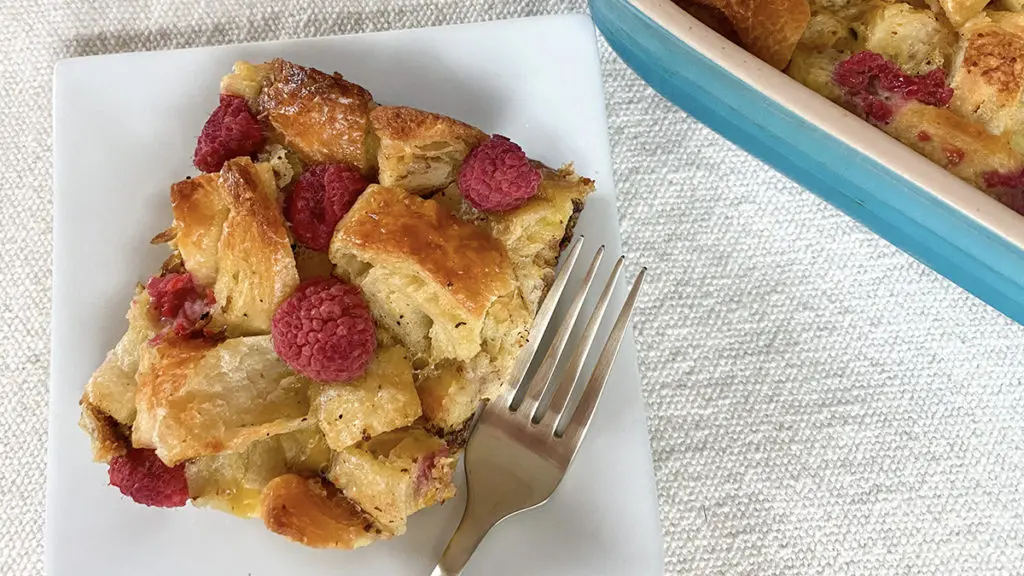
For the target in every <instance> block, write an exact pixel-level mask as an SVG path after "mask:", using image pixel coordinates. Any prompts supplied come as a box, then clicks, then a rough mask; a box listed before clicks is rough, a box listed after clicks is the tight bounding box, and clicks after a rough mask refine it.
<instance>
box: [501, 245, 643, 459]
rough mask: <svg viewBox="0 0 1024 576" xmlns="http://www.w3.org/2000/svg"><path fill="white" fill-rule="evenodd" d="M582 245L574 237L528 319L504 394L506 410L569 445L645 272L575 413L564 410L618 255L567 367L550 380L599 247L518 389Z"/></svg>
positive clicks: (592, 402) (600, 384) (604, 375)
mask: <svg viewBox="0 0 1024 576" xmlns="http://www.w3.org/2000/svg"><path fill="white" fill-rule="evenodd" d="M582 246H583V237H582V236H580V237H578V238H577V239H576V240H575V241H574V242H573V244H572V246H571V247H570V249H569V251H568V253H567V254H566V257H565V261H564V263H563V264H562V267H561V269H560V270H559V271H558V275H557V276H556V277H555V281H554V282H553V283H552V285H551V289H550V290H549V291H548V295H547V297H546V298H545V299H544V302H543V304H542V305H541V307H540V309H539V310H538V312H537V318H536V320H535V321H534V325H533V329H532V330H531V333H530V339H529V342H528V343H527V345H526V347H525V348H524V350H523V352H522V354H521V355H520V357H519V360H518V362H517V363H516V366H515V369H514V370H513V374H512V378H511V380H510V390H509V392H508V393H507V395H506V396H505V398H506V399H507V402H508V408H509V410H511V411H512V412H514V413H515V414H516V415H517V417H519V418H524V419H525V418H529V421H530V423H531V424H532V425H533V426H538V427H539V428H541V429H543V430H547V431H550V433H551V434H552V436H554V437H555V438H566V439H567V440H570V441H571V442H573V443H576V442H579V441H580V440H581V439H582V436H583V434H584V433H585V432H586V428H587V426H588V425H589V423H590V420H591V417H592V416H593V414H594V409H595V408H596V407H597V401H598V399H599V398H600V396H601V391H602V390H603V389H604V385H605V382H606V381H607V379H608V374H609V373H610V372H611V367H612V364H613V363H614V361H615V356H616V354H617V353H618V351H619V347H620V346H621V344H622V338H623V336H624V335H625V333H626V329H627V327H628V325H629V319H630V316H631V315H632V313H633V308H634V306H635V304H636V300H637V295H638V293H639V292H640V286H641V284H643V280H644V275H645V274H646V268H641V269H640V272H639V273H638V274H637V276H636V279H635V280H634V281H633V286H632V288H631V289H630V291H629V295H628V296H627V297H626V300H625V302H624V303H623V305H622V309H621V310H620V312H619V316H618V318H617V319H616V320H615V324H614V326H613V327H612V329H611V332H610V333H609V335H608V340H607V341H606V342H605V345H604V348H603V349H602V350H601V355H600V356H599V357H598V360H597V364H596V365H595V367H594V371H593V373H592V374H591V375H590V379H589V380H588V381H587V384H586V387H585V388H584V390H583V393H582V395H581V396H580V398H579V402H578V403H577V404H576V406H575V409H568V408H569V406H568V404H569V401H570V399H572V397H573V391H574V390H575V389H576V382H577V380H578V379H579V377H580V372H581V371H582V370H583V364H584V363H585V361H586V359H587V353H588V352H589V351H590V348H591V345H592V344H593V342H594V338H595V337H596V336H597V332H598V329H599V328H600V326H601V320H602V318H603V317H604V313H605V310H606V309H607V308H608V302H609V300H611V296H612V292H614V290H615V284H616V282H617V280H618V277H619V275H620V273H621V272H622V267H623V263H624V260H625V259H624V257H619V259H618V260H616V262H615V266H614V267H613V268H612V272H611V275H610V276H609V278H608V280H607V282H606V283H605V286H604V290H603V291H602V292H601V296H600V297H599V298H598V300H597V304H596V305H595V307H594V310H593V312H592V313H591V314H590V319H589V320H588V321H587V325H586V327H585V328H584V329H583V333H582V334H581V335H580V340H579V342H578V343H577V345H576V348H575V350H574V351H573V353H572V356H571V357H570V358H569V361H568V363H567V364H566V365H565V366H564V367H563V368H562V372H561V377H560V378H557V379H556V378H555V372H556V368H557V367H558V364H559V362H560V360H561V359H562V353H563V352H564V351H565V347H566V344H567V343H568V341H569V336H570V334H571V332H572V330H573V327H574V326H575V324H576V320H577V318H578V317H579V313H580V311H581V309H582V307H583V301H584V300H585V299H586V297H587V293H588V292H589V290H590V286H591V284H593V282H594V279H595V277H596V276H597V271H598V267H599V266H600V264H601V258H602V257H603V256H604V251H605V248H604V246H601V247H600V248H598V249H597V252H596V253H595V255H594V259H593V261H592V262H591V263H590V267H589V268H588V269H587V273H586V275H585V276H584V278H583V282H582V284H581V285H580V287H579V289H578V290H577V292H576V295H575V296H574V297H573V299H572V302H571V303H570V304H569V308H568V310H567V312H566V315H565V318H564V320H563V321H562V324H561V325H560V326H559V327H558V331H557V332H556V333H555V335H554V337H553V339H552V341H551V344H550V346H549V348H548V351H547V354H545V356H544V359H543V360H542V361H541V363H540V365H539V366H538V367H537V370H536V372H535V373H534V375H533V378H531V380H530V381H529V382H528V383H527V384H526V385H525V386H524V385H521V383H522V380H523V377H524V376H525V374H526V372H527V370H528V369H529V367H530V365H531V364H532V361H533V357H534V355H535V354H536V352H537V348H538V346H539V345H540V340H541V338H542V337H543V336H544V333H545V331H546V330H547V327H548V323H549V322H550V320H551V317H552V316H553V314H554V311H555V305H556V304H557V303H558V301H559V300H560V299H561V296H562V292H563V291H564V290H565V287H566V284H567V282H568V278H569V275H570V273H571V272H572V270H573V268H574V266H575V264H576V260H577V259H578V257H579V254H580V250H581V249H582ZM552 382H554V384H552Z"/></svg>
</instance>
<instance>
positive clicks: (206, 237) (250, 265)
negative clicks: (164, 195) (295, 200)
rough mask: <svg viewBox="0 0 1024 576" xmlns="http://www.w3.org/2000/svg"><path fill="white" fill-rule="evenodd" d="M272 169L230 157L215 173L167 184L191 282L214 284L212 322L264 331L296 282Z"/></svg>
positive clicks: (230, 329)
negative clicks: (192, 278)
mask: <svg viewBox="0 0 1024 576" xmlns="http://www.w3.org/2000/svg"><path fill="white" fill-rule="evenodd" d="M278 194H279V192H278V190H277V185H276V183H275V177H274V173H273V170H272V169H271V168H270V166H269V165H268V164H264V163H260V164H253V162H252V161H251V160H250V159H248V158H235V159H233V160H229V161H228V162H226V163H225V164H224V168H223V169H222V170H221V172H220V173H219V174H204V175H202V176H199V177H197V178H192V179H188V180H183V181H181V182H178V183H176V184H174V185H173V186H172V187H171V210H172V211H173V213H174V224H173V227H174V229H175V231H176V238H175V247H176V248H177V250H178V252H180V253H181V257H182V259H183V261H184V263H185V268H186V269H187V270H188V271H189V272H191V273H192V274H193V276H195V278H196V280H197V281H198V282H199V283H200V284H202V285H204V286H207V287H212V288H213V291H214V295H215V296H216V299H217V303H216V305H215V308H214V314H213V322H212V328H214V329H217V328H225V329H226V330H227V333H228V335H229V336H241V335H253V334H267V333H269V332H270V318H271V316H272V315H273V313H274V310H276V309H277V306H278V304H280V303H281V302H282V301H283V300H284V299H285V298H286V297H288V295H289V294H291V292H292V291H293V290H294V289H295V287H296V286H297V285H298V283H299V276H298V271H297V270H296V265H295V257H294V255H293V253H292V249H291V243H290V242H289V239H288V232H287V230H286V228H285V221H284V216H283V215H282V212H281V206H280V201H279V198H278Z"/></svg>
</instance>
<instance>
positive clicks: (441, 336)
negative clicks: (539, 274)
mask: <svg viewBox="0 0 1024 576" xmlns="http://www.w3.org/2000/svg"><path fill="white" fill-rule="evenodd" d="M570 211H571V208H570ZM562 232H563V233H564V230H563V231H562ZM559 238H561V235H559ZM330 257H331V261H332V262H334V264H335V265H336V267H337V268H336V274H338V275H339V276H341V277H342V278H346V279H348V280H349V281H351V282H354V283H356V284H358V285H359V286H360V287H361V288H362V290H363V294H364V296H365V297H366V299H367V302H368V303H369V304H370V310H371V311H372V312H373V314H374V318H375V320H376V321H377V323H378V325H380V326H386V327H387V330H388V331H389V332H390V333H392V334H393V335H394V336H395V337H396V339H397V340H398V341H399V342H400V343H402V344H403V345H404V346H405V347H406V348H407V349H408V350H409V351H410V352H411V353H412V354H413V361H414V364H416V363H421V364H423V366H420V367H417V379H418V382H417V389H418V391H419V394H420V401H421V403H422V404H423V406H424V410H425V411H424V414H425V415H426V416H427V419H428V420H429V421H430V422H431V423H433V424H437V425H438V426H439V427H442V428H444V429H445V430H446V432H451V431H452V428H454V427H456V426H460V425H462V424H463V423H464V421H465V420H466V419H467V418H469V417H470V416H471V415H472V413H473V410H475V408H476V406H477V404H478V403H479V401H480V400H482V399H487V398H491V397H493V395H494V394H496V393H497V392H498V391H499V390H500V388H501V387H502V385H503V384H504V383H505V380H506V378H507V375H508V373H509V371H510V370H511V367H512V364H513V362H514V361H515V358H516V356H517V355H518V353H519V350H520V349H521V348H522V346H523V345H524V344H525V341H526V336H527V334H528V332H529V325H530V321H531V314H530V313H529V311H528V309H527V307H526V303H525V302H524V301H523V298H522V296H521V295H520V293H519V290H518V287H517V283H516V277H515V269H514V267H513V265H512V261H511V260H510V259H509V253H508V250H507V249H506V248H505V247H504V245H503V244H502V243H501V240H499V239H498V238H496V237H495V236H494V235H492V234H491V233H490V232H489V231H488V230H487V229H486V228H485V227H483V226H479V225H478V224H476V223H473V222H467V221H465V220H462V219H460V218H458V217H457V216H456V215H455V214H453V213H452V212H451V210H450V209H449V208H448V207H446V206H445V205H444V204H442V203H441V202H439V201H435V200H426V199H422V198H418V197H416V196H413V195H411V194H409V193H407V192H405V191H402V190H399V189H395V188H386V187H383V186H377V185H373V186H370V187H369V188H367V190H366V192H364V193H363V195H362V196H360V198H359V200H358V201H356V204H355V205H354V206H353V207H352V209H351V210H350V211H349V213H348V214H347V215H346V216H345V218H343V219H342V221H341V223H339V225H338V227H337V229H336V230H335V235H334V239H333V240H332V242H331V250H330ZM433 376H441V378H435V377H433ZM445 376H451V378H447V377H445ZM449 396H450V397H451V398H452V399H454V400H457V401H446V400H445V398H447V397H449ZM463 400H465V402H463ZM428 405H429V406H430V408H429V409H427V406H428Z"/></svg>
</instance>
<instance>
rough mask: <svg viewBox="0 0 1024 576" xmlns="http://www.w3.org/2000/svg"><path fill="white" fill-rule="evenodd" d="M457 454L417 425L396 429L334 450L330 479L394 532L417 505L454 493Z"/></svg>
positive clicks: (420, 506)
mask: <svg viewBox="0 0 1024 576" xmlns="http://www.w3.org/2000/svg"><path fill="white" fill-rule="evenodd" d="M454 472H455V459H454V458H453V457H452V456H451V455H450V454H449V451H448V446H447V445H446V444H445V443H444V441H442V440H440V439H438V438H437V437H436V436H434V435H432V434H430V433H428V432H426V431H424V430H422V429H419V428H409V429H406V430H396V431H394V432H389V433H387V434H382V435H380V436H376V437H374V438H372V439H370V440H369V441H366V442H359V443H358V444H356V445H355V446H352V447H349V448H346V449H345V450H342V451H340V452H338V453H336V454H335V455H334V461H333V463H332V464H331V468H330V470H329V471H328V473H327V477H328V478H329V479H330V481H331V482H332V483H333V484H334V485H335V486H337V487H338V488H340V489H341V490H342V491H343V492H344V493H345V495H346V496H348V497H349V498H351V499H352V500H353V501H354V502H356V503H357V504H358V505H359V507H360V508H362V509H363V510H365V511H366V512H367V513H368V514H370V515H371V516H373V517H374V518H375V519H376V520H377V521H378V522H380V523H381V524H382V525H383V526H385V527H387V529H388V531H389V532H391V533H393V534H396V535H397V534H402V533H404V532H405V526H406V519H407V518H408V517H409V516H410V515H412V514H413V513H414V512H416V511H418V510H422V509H423V508H426V507H428V506H433V505H434V504H437V503H439V502H444V501H445V500H447V499H449V498H451V497H452V496H454V495H455V484H454V483H453V482H452V477H453V475H454Z"/></svg>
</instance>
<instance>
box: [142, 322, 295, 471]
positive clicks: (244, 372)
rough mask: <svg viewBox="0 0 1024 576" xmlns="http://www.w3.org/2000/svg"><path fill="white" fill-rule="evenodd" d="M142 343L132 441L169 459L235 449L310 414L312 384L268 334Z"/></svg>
mask: <svg viewBox="0 0 1024 576" xmlns="http://www.w3.org/2000/svg"><path fill="white" fill-rule="evenodd" d="M142 350H143V351H142V355H141V361H140V363H139V372H138V376H137V379H138V390H137V391H136V395H135V403H136V408H137V411H138V413H137V415H136V418H135V424H134V426H133V427H132V444H133V445H134V446H135V447H136V448H152V449H155V450H156V453H157V455H158V456H159V457H160V459H161V460H163V461H164V462H165V463H166V464H168V465H171V466H173V465H175V464H177V463H179V462H182V461H185V460H188V459H190V458H196V457H199V456H206V455H210V454H217V453H219V452H237V451H241V450H244V449H245V448H246V447H247V446H248V445H249V444H251V443H252V442H254V441H256V440H258V439H261V438H266V437H270V436H273V435H275V434H283V433H286V432H291V431H293V430H297V429H299V428H302V427H303V426H304V425H306V424H307V423H308V422H310V421H311V418H310V412H311V401H310V395H311V387H312V386H314V384H313V383H311V382H310V381H309V380H306V379H305V378H302V377H299V376H296V375H295V374H294V373H293V372H292V371H291V370H290V369H289V368H288V366H287V365H285V363H284V361H282V360H281V359H280V358H278V356H277V355H276V354H275V353H274V348H273V345H272V344H271V340H270V337H269V336H251V337H247V338H232V339H229V340H226V341H224V342H221V343H216V342H212V341H209V340H180V339H167V340H165V341H163V342H160V343H159V344H157V345H156V346H145V347H143V348H142Z"/></svg>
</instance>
